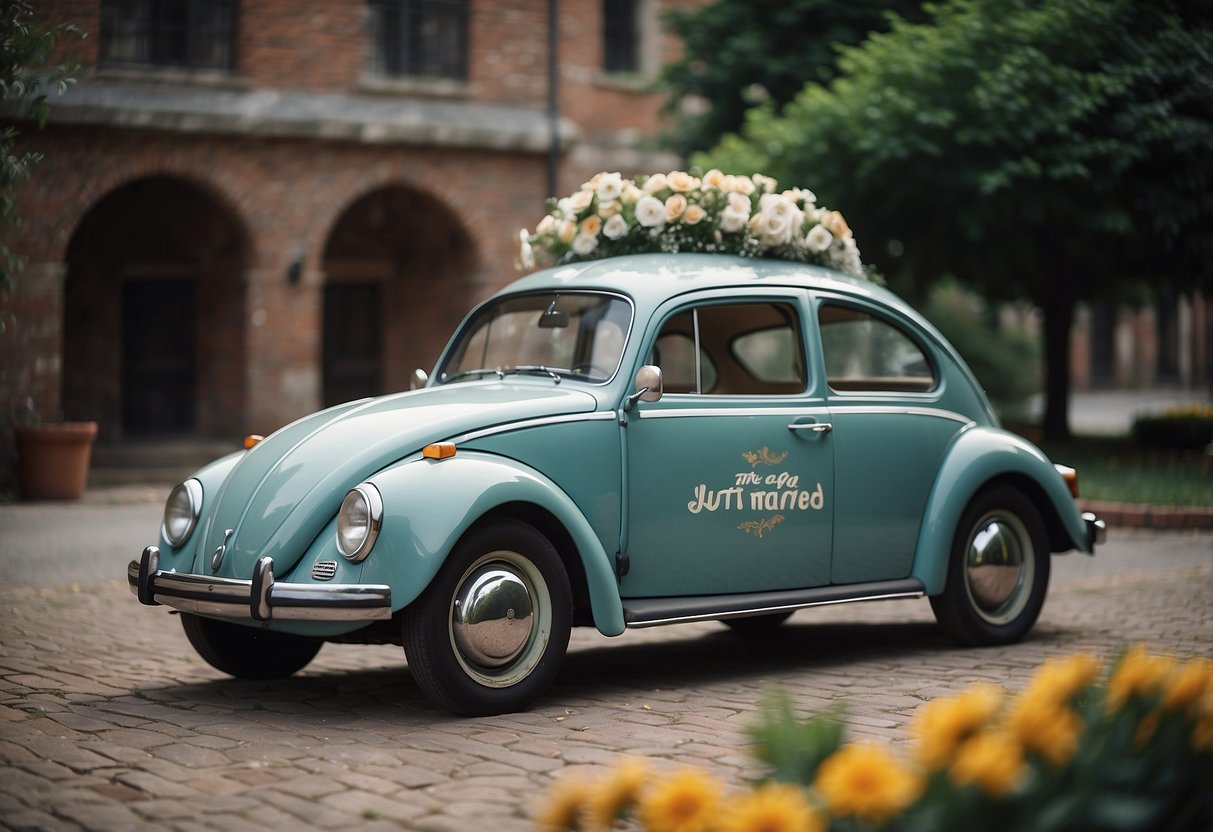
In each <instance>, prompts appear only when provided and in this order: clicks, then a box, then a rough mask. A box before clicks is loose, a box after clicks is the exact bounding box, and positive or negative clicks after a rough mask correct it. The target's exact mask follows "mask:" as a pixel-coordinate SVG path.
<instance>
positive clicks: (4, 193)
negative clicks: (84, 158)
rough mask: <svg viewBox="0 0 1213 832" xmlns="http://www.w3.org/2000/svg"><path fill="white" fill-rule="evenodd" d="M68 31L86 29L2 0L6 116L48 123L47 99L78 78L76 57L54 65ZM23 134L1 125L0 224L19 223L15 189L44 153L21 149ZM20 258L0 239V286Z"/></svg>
mask: <svg viewBox="0 0 1213 832" xmlns="http://www.w3.org/2000/svg"><path fill="white" fill-rule="evenodd" d="M66 34H76V35H79V34H81V30H80V29H79V28H78V27H76V26H73V25H70V24H64V23H61V24H57V25H50V26H48V25H45V24H43V23H41V22H39V21H37V20H35V16H34V10H33V7H32V6H31V5H30V4H29V3H27V2H25V0H0V104H2V105H3V112H4V114H5V115H7V116H10V117H13V116H15V117H16V118H18V119H31V120H33V122H34V123H35V124H36V125H37V126H38V129H41V128H42V127H44V126H45V125H46V115H47V111H48V109H49V105H48V103H47V98H48V97H49V95H50V92H51V91H52V90H53V91H55V92H57V93H58V94H60V95H62V94H63V93H64V92H66V91H67V89H68V87H69V86H70V85H71V84H73V83H75V78H74V77H73V74H74V73H75V71H76V65H75V63H74V62H68V63H61V64H57V65H53V66H52V65H49V63H48V61H49V58H50V56H51V53H52V50H53V49H54V47H55V43H56V42H57V41H58V40H59V39H60V38H61V37H63V36H64V35H66ZM19 135H20V133H19V131H18V130H17V128H16V127H15V126H14V125H12V124H6V125H4V127H3V130H0V223H3V224H4V225H5V226H8V227H10V228H13V227H16V225H17V224H18V221H19V218H18V216H17V205H16V201H15V191H16V188H17V185H19V184H20V183H21V182H23V181H25V179H27V178H28V177H29V175H30V173H31V171H32V170H33V168H34V165H36V164H37V163H38V160H39V159H41V158H42V155H41V154H40V153H37V152H34V151H29V150H26V151H20V152H19V151H18V150H17V137H18V136H19ZM20 270H21V260H20V258H18V257H17V256H16V255H14V254H13V253H12V252H11V251H10V250H9V248H8V246H7V245H4V244H2V243H0V288H7V287H9V286H11V285H12V283H13V279H14V277H15V276H16V274H17V272H19V271H20Z"/></svg>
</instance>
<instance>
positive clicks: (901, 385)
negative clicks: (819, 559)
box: [813, 295, 970, 584]
mask: <svg viewBox="0 0 1213 832" xmlns="http://www.w3.org/2000/svg"><path fill="white" fill-rule="evenodd" d="M817 322H818V329H819V332H820V337H821V346H820V349H819V350H818V349H814V350H813V353H814V354H815V355H820V357H821V359H822V364H823V367H822V372H824V375H825V380H826V387H827V389H828V394H827V395H828V402H829V407H830V414H831V423H832V425H833V430H832V432H831V439H832V442H833V449H834V453H835V463H836V466H837V473H836V479H835V494H836V497H837V510H836V511H835V515H834V540H833V543H834V546H833V558H832V561H831V564H832V565H831V572H830V578H831V581H832V582H833V583H835V584H852V583H860V582H865V581H883V580H894V579H897V578H904V577H907V576H908V575H909V574H910V570H911V568H912V567H913V563H914V553H915V546H916V544H917V541H918V531H919V527H920V525H921V523H922V514H923V509H924V508H925V506H926V502H927V497H928V495H929V494H930V491H931V486H932V485H933V484H934V482H935V475H936V472H937V471H938V469H939V464H940V461H941V459H942V458H943V454H944V451H945V450H946V448H947V446H948V444H949V443H950V442H951V441H952V438H953V437H954V436H955V435H956V433H957V432H958V431H960V430H961V429H962V428H964V426H965V425H966V424H968V423H969V422H970V420H969V419H968V418H967V417H965V416H963V415H960V414H958V413H955V412H952V411H950V410H949V409H948V408H947V407H946V406H944V404H943V399H944V393H945V391H944V389H943V388H944V384H943V379H942V376H941V373H940V370H939V362H938V361H937V359H936V358H935V357H934V353H933V351H932V349H931V347H930V346H929V343H928V341H927V339H925V338H923V337H922V336H921V335H920V334H918V333H916V331H915V330H914V329H913V327H911V326H909V325H908V324H907V323H906V322H905V321H902V320H899V319H898V318H897V317H896V315H895V314H894V313H893V312H891V311H890V310H885V309H881V308H878V307H875V306H869V305H867V304H864V303H862V302H860V301H857V300H854V299H849V298H841V297H832V296H829V295H822V296H820V297H819V305H818V308H817Z"/></svg>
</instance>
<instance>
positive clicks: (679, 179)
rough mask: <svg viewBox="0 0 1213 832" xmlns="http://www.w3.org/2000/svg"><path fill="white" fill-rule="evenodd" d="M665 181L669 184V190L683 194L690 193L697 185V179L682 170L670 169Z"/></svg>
mask: <svg viewBox="0 0 1213 832" xmlns="http://www.w3.org/2000/svg"><path fill="white" fill-rule="evenodd" d="M665 181H666V184H667V185H669V187H670V190H672V191H678V192H679V193H684V194H687V193H690V192H691V191H693V190H695V189H696V188H698V187H699V180H698V179H696V178H695V177H694V176H691V174H689V173H687V172H686V171H682V170H672V171H670V173H669V174H668V175H667V176H666V178H665Z"/></svg>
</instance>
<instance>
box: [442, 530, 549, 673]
mask: <svg viewBox="0 0 1213 832" xmlns="http://www.w3.org/2000/svg"><path fill="white" fill-rule="evenodd" d="M551 610H552V603H551V598H550V596H549V595H548V591H547V585H546V584H545V583H544V581H543V577H542V575H541V574H540V573H539V570H538V569H536V567H535V565H534V564H533V563H531V562H530V560H529V559H527V558H525V557H523V556H522V555H520V554H518V553H517V552H508V551H501V552H492V553H490V554H488V555H485V556H484V557H482V558H480V559H479V560H477V561H476V562H475V563H473V564H472V566H471V567H470V568H469V569H468V570H467V571H466V572H465V573H464V574H463V577H462V578H461V579H460V581H459V584H458V585H457V587H456V589H455V595H454V597H453V598H452V600H451V624H450V628H451V629H450V635H451V644H452V646H453V647H454V648H455V657H456V659H457V660H458V661H459V664H460V666H461V667H462V668H463V669H464V671H465V672H466V673H467V674H468V675H469V676H471V677H472V678H473V679H475V680H476V681H478V682H479V683H480V684H482V685H485V686H487V687H508V686H510V685H513V684H517V683H518V682H520V681H522V680H523V679H525V678H526V677H527V676H528V675H530V673H531V671H532V670H534V669H535V666H536V665H537V664H538V663H539V660H540V659H541V658H543V651H544V648H545V647H546V646H547V640H548V633H549V631H550V629H551V620H552V613H551Z"/></svg>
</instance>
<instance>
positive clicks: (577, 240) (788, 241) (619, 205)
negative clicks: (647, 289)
mask: <svg viewBox="0 0 1213 832" xmlns="http://www.w3.org/2000/svg"><path fill="white" fill-rule="evenodd" d="M776 187H777V185H776V182H775V180H774V179H771V178H770V177H768V176H763V175H762V174H759V173H756V174H754V175H753V176H734V175H727V174H724V173H721V172H720V171H718V170H710V171H708V172H707V173H706V174H705V175H704V176H702V177H699V176H694V175H692V174H691V173H687V172H686V171H680V170H676V171H671V172H670V173H656V174H653V175H651V176H638V177H636V179H634V180H633V179H626V178H624V177H622V176H620V175H619V174H618V173H605V172H604V173H599V174H597V175H595V176H594V178H593V179H591V180H590V181H589V182H586V183H585V184H584V185H582V186H581V189H580V190H579V191H577V192H576V193H574V194H572V195H570V196H567V197H563V198H561V199H553V200H551V202H550V205H551V210H550V212H549V213H548V214H547V216H545V217H544V218H543V219H542V220H540V222H539V224H538V225H537V226H536V227H535V231H534V233H532V232H530V231H528V230H527V229H523V230H522V231H520V232H519V235H518V236H519V243H520V247H519V260H518V266H519V268H520V269H522V270H523V271H529V270H531V269H533V268H535V267H536V265H557V264H561V263H572V262H577V261H581V260H595V259H598V258H602V257H612V256H617V255H622V254H642V253H652V252H666V253H677V252H707V253H717V254H738V255H741V256H743V257H772V258H780V259H785V260H798V261H801V262H806V263H816V264H818V265H821V266H827V267H829V268H832V269H835V270H837V271H840V272H842V273H844V274H848V275H852V276H854V277H868V276H869V274H868V270H867V269H866V268H865V267H864V265H863V263H862V262H861V261H860V259H859V248H858V247H857V246H856V245H855V239H854V237H853V236H852V234H851V229H850V228H849V227H848V226H847V223H846V220H844V219H843V218H842V214H840V213H838V212H837V211H831V210H829V209H828V208H825V207H824V206H820V205H818V204H817V197H816V195H815V194H814V193H813V192H812V191H809V190H804V189H801V188H792V189H790V190H784V191H778V190H776Z"/></svg>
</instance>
